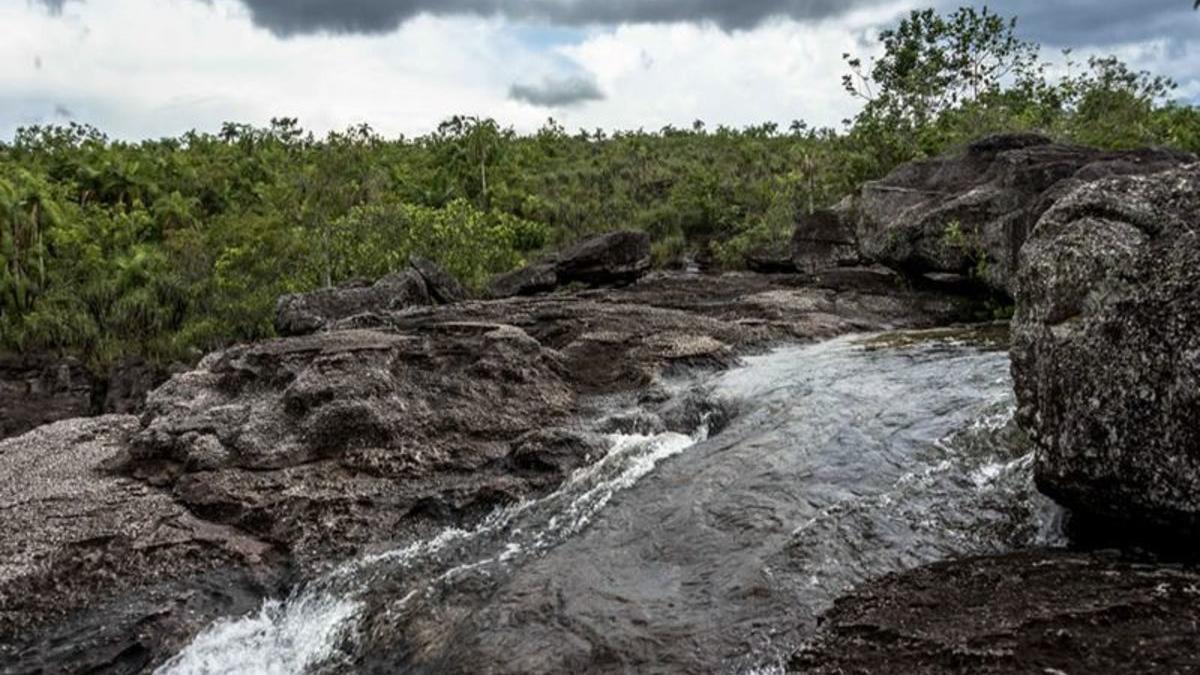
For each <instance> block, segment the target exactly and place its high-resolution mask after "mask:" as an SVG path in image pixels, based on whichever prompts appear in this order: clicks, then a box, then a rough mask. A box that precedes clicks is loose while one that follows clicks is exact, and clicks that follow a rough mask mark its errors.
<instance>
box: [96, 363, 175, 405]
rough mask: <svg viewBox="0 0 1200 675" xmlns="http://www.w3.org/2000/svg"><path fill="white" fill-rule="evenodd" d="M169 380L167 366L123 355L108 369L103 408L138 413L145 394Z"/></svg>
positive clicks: (143, 403)
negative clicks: (123, 357) (163, 366)
mask: <svg viewBox="0 0 1200 675" xmlns="http://www.w3.org/2000/svg"><path fill="white" fill-rule="evenodd" d="M166 380H167V372H166V370H165V369H163V368H162V367H161V366H159V365H157V364H154V363H151V362H149V361H147V360H146V359H144V358H141V357H138V356H133V357H128V358H125V359H121V360H120V361H119V362H117V363H116V364H115V365H114V366H113V367H112V368H110V369H109V372H108V381H107V383H106V385H105V389H104V405H103V411H104V412H105V413H111V414H119V415H136V414H138V413H140V412H141V411H142V407H143V406H144V405H145V403H146V396H148V395H149V394H150V392H152V391H154V390H155V389H156V388H157V387H158V386H159V385H160V384H162V383H163V382H165V381H166Z"/></svg>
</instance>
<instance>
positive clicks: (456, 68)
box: [0, 0, 1200, 140]
mask: <svg viewBox="0 0 1200 675" xmlns="http://www.w3.org/2000/svg"><path fill="white" fill-rule="evenodd" d="M962 4H967V0H924V1H919V0H0V139H6V140H7V139H11V138H12V137H13V134H14V133H15V131H16V129H17V128H19V127H21V126H27V125H31V124H49V123H64V122H67V121H71V120H74V121H78V122H83V123H88V124H92V125H94V126H96V127H98V128H100V129H101V130H102V131H105V132H106V133H108V134H109V135H110V136H113V137H116V138H124V139H130V140H133V139H141V138H156V137H161V136H174V135H178V134H181V133H183V132H186V131H188V130H190V129H198V130H201V131H217V130H219V129H220V126H221V124H222V123H223V122H226V121H236V122H243V123H250V124H255V125H265V124H266V123H268V122H269V120H270V119H271V118H272V117H280V116H288V117H297V118H299V119H300V123H301V125H302V126H304V127H305V128H307V129H312V130H314V131H316V132H318V133H323V132H325V131H328V130H331V129H342V128H345V127H347V126H350V125H354V124H359V123H363V122H365V123H368V124H370V125H371V126H372V127H374V128H375V129H376V130H377V131H379V132H380V133H382V134H384V135H385V136H389V137H394V136H396V135H399V134H405V135H408V136H413V135H418V134H422V133H426V132H429V131H431V130H433V129H435V128H436V127H437V124H438V123H439V122H440V121H442V120H444V119H446V118H447V117H449V116H451V115H455V114H466V115H479V116H483V117H492V118H495V119H496V120H497V121H499V122H500V123H502V124H504V125H507V126H512V127H514V128H516V129H517V130H518V131H521V132H531V131H534V130H536V129H537V128H539V127H540V126H542V125H543V123H545V121H546V120H547V118H550V117H553V118H554V119H556V120H557V121H558V122H559V123H561V124H562V125H563V126H565V127H566V128H567V129H570V130H575V129H579V128H586V129H595V128H602V129H606V130H614V129H637V128H645V129H658V128H661V127H663V126H665V125H668V124H671V125H675V126H681V127H682V126H688V127H690V126H691V124H692V122H693V121H694V120H703V121H704V122H705V123H706V124H707V125H708V126H709V127H710V128H711V127H715V126H717V125H721V124H723V125H727V126H735V127H741V126H745V125H749V124H760V123H764V122H775V123H777V124H779V125H780V126H783V127H786V126H787V125H788V124H789V123H790V122H791V121H792V120H796V119H800V120H805V121H807V122H808V123H809V124H810V125H813V126H837V125H839V124H840V122H841V121H842V120H843V119H845V118H847V117H850V116H852V115H853V114H854V112H855V111H856V110H857V107H858V102H856V101H855V100H854V99H853V98H852V97H850V96H849V95H847V94H846V93H845V92H844V91H843V90H842V87H841V75H842V74H843V73H844V72H845V70H846V69H845V66H844V64H843V61H842V54H843V53H847V52H849V53H852V54H855V55H859V56H863V57H869V56H871V55H872V54H873V53H875V50H876V45H875V38H876V36H877V35H878V33H879V31H880V30H881V29H883V28H886V27H888V26H889V25H893V24H895V23H896V22H897V21H898V20H899V19H900V18H901V17H903V16H904V15H905V14H907V13H908V12H909V11H911V10H912V9H915V8H919V7H927V6H934V7H936V8H938V9H940V10H943V11H950V10H952V9H953V8H955V7H957V6H959V5H962ZM1192 5H1193V0H1006V1H1003V2H993V3H991V5H990V6H991V9H992V10H994V11H996V12H998V13H1000V14H1002V15H1006V16H1012V15H1016V16H1018V17H1019V23H1018V31H1019V33H1020V34H1021V35H1022V36H1023V37H1026V38H1028V39H1033V40H1036V41H1038V42H1040V43H1041V44H1042V45H1043V50H1044V51H1043V54H1044V55H1046V56H1053V55H1056V54H1058V53H1059V52H1060V51H1061V50H1062V49H1064V48H1070V49H1072V50H1073V58H1075V59H1077V60H1083V59H1085V58H1086V56H1087V55H1089V54H1116V55H1117V56H1119V57H1121V58H1122V59H1123V60H1125V61H1127V62H1128V63H1130V64H1131V65H1133V66H1135V67H1137V68H1140V69H1146V70H1150V71H1152V72H1155V73H1158V74H1164V75H1169V76H1171V77H1173V78H1175V79H1176V81H1178V82H1179V84H1180V88H1179V90H1178V92H1177V93H1178V96H1179V97H1180V98H1183V99H1186V100H1191V101H1196V102H1200V67H1198V65H1200V12H1196V11H1193V10H1192Z"/></svg>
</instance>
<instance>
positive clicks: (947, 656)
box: [789, 551, 1200, 675]
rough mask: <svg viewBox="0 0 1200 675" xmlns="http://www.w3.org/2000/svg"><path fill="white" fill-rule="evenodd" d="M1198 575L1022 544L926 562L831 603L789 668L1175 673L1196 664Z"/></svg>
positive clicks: (818, 673)
mask: <svg viewBox="0 0 1200 675" xmlns="http://www.w3.org/2000/svg"><path fill="white" fill-rule="evenodd" d="M1197 589H1200V571H1198V570H1197V569H1196V568H1194V567H1188V566H1179V565H1164V564H1152V563H1139V562H1136V561H1130V560H1123V559H1121V558H1119V557H1118V556H1116V555H1113V554H1085V553H1070V552H1066V551H1030V552H1023V553H1014V554H1010V555H1003V556H995V557H983V558H967V559H963V560H953V561H949V562H942V563H936V564H933V565H928V566H925V567H920V568H917V569H915V570H912V571H910V572H905V573H902V574H897V575H891V576H887V577H884V578H883V579H880V580H877V581H872V582H869V583H867V584H865V585H864V586H862V587H861V588H859V589H857V590H855V591H854V592H852V593H851V594H849V595H847V596H845V597H843V598H842V599H840V600H838V601H837V603H836V604H835V606H834V608H833V609H832V610H830V611H829V612H828V613H826V614H825V615H824V617H823V618H822V620H821V627H820V630H819V633H818V635H817V636H816V637H815V638H814V639H813V640H812V641H811V642H809V643H808V644H807V645H805V646H804V648H803V649H801V650H800V652H799V653H798V654H797V655H796V656H795V657H794V658H793V659H792V661H791V663H790V667H789V670H790V671H791V672H798V673H810V674H812V675H822V674H826V673H827V674H829V675H833V674H834V673H912V674H913V675H921V674H926V673H927V674H930V675H932V674H933V673H971V674H975V673H992V674H998V673H1013V674H1014V675H1015V674H1017V673H1185V672H1196V671H1198V670H1200V655H1197V652H1196V648H1195V646H1196V644H1197V641H1200V604H1198V603H1197V602H1196V597H1197V593H1198V591H1197Z"/></svg>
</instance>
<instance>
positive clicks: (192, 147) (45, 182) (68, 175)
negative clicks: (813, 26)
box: [0, 9, 1200, 368]
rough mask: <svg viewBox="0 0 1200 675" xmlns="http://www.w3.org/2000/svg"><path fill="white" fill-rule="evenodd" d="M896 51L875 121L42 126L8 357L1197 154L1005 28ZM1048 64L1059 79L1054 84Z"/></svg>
mask: <svg viewBox="0 0 1200 675" xmlns="http://www.w3.org/2000/svg"><path fill="white" fill-rule="evenodd" d="M880 40H881V42H882V46H883V53H882V56H880V57H879V58H877V59H874V60H871V61H869V62H863V61H862V60H860V59H857V58H853V57H851V56H849V55H847V62H848V66H849V70H850V74H848V75H847V76H846V77H845V79H844V84H845V86H846V89H847V91H848V93H849V94H851V95H854V96H858V97H861V98H862V99H863V102H864V103H863V108H862V111H861V112H860V113H859V114H858V115H857V116H856V117H855V118H854V119H853V120H848V121H847V123H846V125H845V127H844V128H843V129H841V130H833V129H813V128H810V127H808V126H807V125H805V124H804V123H802V122H796V123H793V124H792V125H791V126H790V127H789V128H786V129H784V128H779V127H778V126H776V125H774V124H764V125H761V126H756V127H750V128H746V129H729V128H725V127H720V128H716V129H708V128H706V127H705V125H704V124H703V123H701V122H699V121H698V122H696V123H695V124H694V125H693V126H692V127H691V128H687V129H677V128H671V127H668V128H665V129H662V130H659V131H643V130H638V131H632V132H619V133H613V134H611V135H610V134H606V133H605V132H603V131H599V130H597V131H579V132H578V133H569V132H568V131H567V130H565V129H564V128H563V127H562V126H560V125H558V124H557V123H555V122H554V121H553V120H551V121H549V122H548V123H547V124H546V125H545V126H544V127H543V128H542V129H541V130H540V131H538V132H537V133H535V134H532V135H518V134H515V133H514V132H513V131H512V130H510V129H506V128H503V127H501V126H500V125H499V124H497V123H496V122H495V121H493V120H490V119H477V118H473V117H454V118H452V119H450V120H448V121H447V122H445V123H443V124H442V125H441V126H440V127H439V128H438V130H437V131H436V132H434V133H432V134H429V135H427V136H422V137H420V138H413V139H408V138H400V139H394V140H385V139H383V138H380V137H379V136H378V135H377V134H375V133H374V132H373V131H372V130H371V129H370V128H368V127H366V126H360V127H355V128H352V129H349V130H347V131H345V132H340V133H331V134H329V135H327V136H326V137H324V138H316V137H314V136H313V135H312V134H310V133H306V132H304V131H303V130H302V129H301V128H300V127H299V126H298V123H297V121H296V120H294V119H287V118H281V119H277V120H275V121H273V122H272V124H271V126H270V127H268V128H265V129H263V128H251V127H248V126H245V125H238V124H227V125H225V127H224V128H222V129H221V131H220V132H219V133H216V134H210V133H199V132H191V133H188V134H185V135H184V136H182V137H180V138H171V139H162V140H153V141H145V142H140V143H125V142H119V141H113V140H110V139H108V138H106V137H105V136H104V135H103V134H101V133H100V132H98V131H96V130H95V129H92V128H89V127H86V126H79V125H71V126H67V127H35V128H28V129H23V130H21V131H20V132H18V134H17V136H16V138H15V139H14V140H13V141H12V142H11V143H7V144H4V143H0V237H2V239H0V255H2V256H3V260H2V264H0V348H7V349H18V350H31V349H58V350H67V351H75V352H78V353H81V354H84V355H86V356H87V357H88V359H89V362H90V363H91V364H92V366H93V367H96V368H103V367H105V366H106V365H107V364H109V363H111V362H112V360H113V359H115V358H117V357H119V356H121V355H124V354H141V355H145V356H148V357H151V358H153V359H158V360H167V359H175V358H187V357H189V356H191V355H194V354H196V353H198V352H199V351H203V350H207V349H211V348H214V347H217V346H219V345H222V344H225V343H228V342H230V341H235V340H245V339H253V338H259V337H263V336H267V335H270V334H271V332H272V328H271V320H270V319H271V314H272V308H273V304H274V300H275V298H276V296H278V295H280V294H281V293H285V292H292V291H299V290H306V289H311V288H316V287H320V286H324V285H330V284H336V283H338V282H341V281H344V280H346V279H349V278H353V277H375V276H379V275H382V274H383V273H385V272H387V271H389V270H392V269H395V268H396V267H398V266H401V265H403V264H404V262H405V261H406V260H407V257H408V255H409V253H412V252H416V253H420V254H422V255H425V256H427V257H430V258H433V259H435V260H438V261H439V262H441V263H442V264H443V265H445V266H446V267H447V268H448V269H449V270H450V271H452V272H453V273H454V274H456V275H458V276H459V277H460V278H462V279H463V280H464V281H465V282H466V283H468V284H469V285H472V286H476V287H478V286H481V285H482V284H483V283H485V281H486V279H487V278H488V277H489V276H490V275H492V274H495V273H497V272H502V271H505V270H508V269H511V268H513V267H515V266H518V265H520V264H522V263H523V262H524V261H525V260H527V259H529V258H530V257H532V256H535V255H537V254H538V253H539V252H540V251H542V250H544V249H547V248H552V247H556V246H558V245H561V244H562V243H564V242H567V241H570V240H573V239H576V238H578V237H580V236H582V235H584V234H587V233H591V232H596V231H602V230H607V229H612V228H616V227H633V228H638V229H643V230H646V231H648V232H650V233H651V234H652V235H653V237H654V242H655V244H654V252H655V256H656V259H657V261H658V262H659V263H660V264H663V265H669V264H674V263H677V262H678V261H680V260H681V259H682V258H683V257H684V256H687V255H698V256H702V257H706V258H710V259H712V260H714V261H716V262H718V263H719V264H721V265H724V266H737V265H739V264H741V261H742V259H743V255H744V254H745V253H746V252H747V251H748V250H749V249H751V248H756V247H761V246H770V245H772V244H774V243H777V242H779V241H781V240H783V239H785V238H786V237H787V235H788V233H789V231H790V228H791V225H792V223H794V222H795V219H796V217H797V214H798V213H800V212H802V211H804V210H812V209H814V208H818V207H822V206H827V205H829V204H832V203H834V202H836V201H837V200H838V199H839V198H840V197H841V196H843V195H845V194H847V193H848V192H850V191H851V190H852V189H853V188H854V186H855V185H857V184H858V183H860V182H861V181H863V180H866V179H870V178H872V177H877V176H880V175H882V174H884V173H886V172H887V171H888V170H889V169H891V168H892V167H894V166H895V165H896V164H897V163H899V162H903V161H906V160H910V159H913V158H917V157H922V156H930V155H935V154H938V153H941V152H945V151H946V150H947V149H950V148H953V147H955V146H957V145H960V144H961V143H963V142H965V141H966V140H968V139H970V138H973V137H975V136H978V135H980V134H982V133H986V132H989V131H997V130H1023V129H1036V130H1040V131H1043V132H1046V133H1049V134H1051V135H1054V136H1057V137H1061V138H1064V139H1068V140H1074V141H1078V142H1082V143H1088V144H1092V145H1098V146H1105V147H1130V146H1137V145H1144V144H1160V145H1172V146H1176V147H1180V148H1184V149H1189V150H1193V151H1196V150H1200V111H1198V110H1197V109H1196V108H1194V107H1191V106H1188V105H1184V104H1180V103H1175V102H1171V101H1170V93H1171V89H1172V87H1173V86H1174V85H1173V84H1172V83H1171V82H1170V81H1169V80H1166V79H1164V78H1160V77H1155V76H1153V75H1151V74H1148V73H1143V72H1134V71H1131V70H1130V69H1129V68H1128V67H1126V66H1125V65H1124V64H1123V63H1121V62H1120V61H1118V60H1116V59H1113V58H1106V59H1092V60H1090V61H1089V62H1088V63H1087V64H1085V65H1081V64H1070V66H1069V67H1068V68H1063V67H1062V66H1061V65H1060V66H1059V67H1057V68H1051V67H1050V66H1049V65H1047V63H1046V62H1044V61H1043V59H1042V57H1041V55H1040V54H1039V51H1038V48H1037V46H1036V45H1033V44H1030V43H1028V42H1025V41H1022V40H1021V39H1019V38H1018V37H1017V32H1016V24H1015V20H1005V19H1002V18H1000V17H997V16H995V15H993V14H990V13H988V12H987V11H986V10H984V11H982V12H979V11H976V10H972V9H962V10H959V11H957V12H955V13H952V14H949V15H945V16H943V15H938V14H936V13H935V12H933V11H920V12H914V13H912V14H911V15H910V16H909V17H908V18H906V19H905V20H904V21H902V22H901V23H900V24H899V25H898V26H897V27H895V28H894V29H892V30H888V31H885V32H883V33H882V34H881V36H880ZM1054 73H1063V74H1059V75H1055V74H1054Z"/></svg>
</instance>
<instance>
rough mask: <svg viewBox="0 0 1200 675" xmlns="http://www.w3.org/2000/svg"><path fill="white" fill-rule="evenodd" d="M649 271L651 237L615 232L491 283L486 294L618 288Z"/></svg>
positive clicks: (601, 235)
mask: <svg viewBox="0 0 1200 675" xmlns="http://www.w3.org/2000/svg"><path fill="white" fill-rule="evenodd" d="M649 269H650V235H648V234H646V233H645V232H634V231H631V230H617V231H615V232H606V233H604V234H598V235H595V236H593V237H588V238H587V239H584V240H583V241H580V242H579V243H577V244H575V245H573V246H570V247H568V248H566V249H564V250H562V251H560V252H559V253H558V255H556V256H554V257H553V258H549V259H546V260H540V261H538V262H535V263H532V264H530V265H528V266H526V267H523V268H521V269H519V270H515V271H513V272H509V273H508V274H502V275H500V276H498V277H496V278H495V279H493V280H492V282H491V284H490V285H489V295H491V297H493V298H511V297H514V296H520V295H536V294H538V293H545V292H548V291H552V290H554V289H556V288H558V287H561V286H567V285H570V284H582V285H586V286H594V287H596V286H620V285H624V284H628V283H631V282H634V281H636V280H637V279H639V278H640V277H641V276H642V275H644V274H645V273H646V272H647V271H648V270H649Z"/></svg>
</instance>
